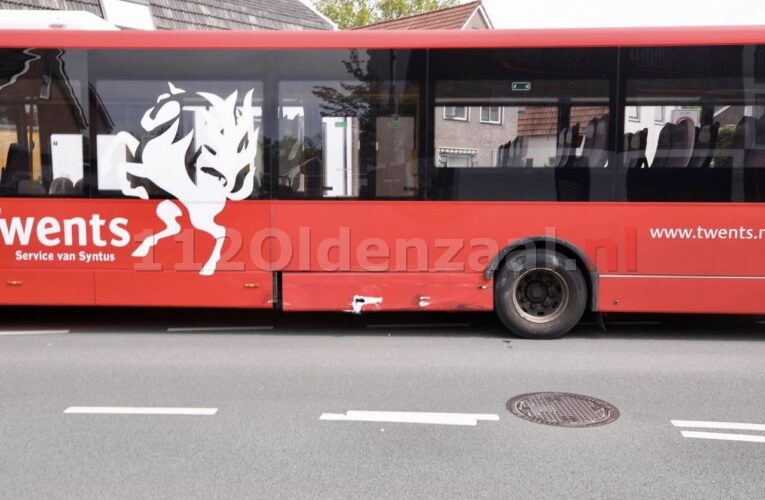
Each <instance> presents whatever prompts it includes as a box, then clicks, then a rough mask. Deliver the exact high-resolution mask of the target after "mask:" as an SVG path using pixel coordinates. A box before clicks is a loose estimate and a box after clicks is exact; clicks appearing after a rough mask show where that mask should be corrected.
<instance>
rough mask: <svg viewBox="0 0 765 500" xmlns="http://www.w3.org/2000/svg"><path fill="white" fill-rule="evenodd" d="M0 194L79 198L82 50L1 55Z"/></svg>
mask: <svg viewBox="0 0 765 500" xmlns="http://www.w3.org/2000/svg"><path fill="white" fill-rule="evenodd" d="M0 60H2V64H0V168H1V169H2V175H1V176H0V195H2V196H83V195H85V196H86V195H87V192H86V191H85V189H84V185H83V177H84V170H85V162H84V161H83V160H84V158H85V156H84V151H85V150H86V148H87V137H88V125H89V124H88V116H87V109H88V98H87V74H86V71H87V65H86V60H85V53H84V52H83V51H76V50H75V51H69V50H67V51H65V50H50V49H48V50H38V49H28V50H0Z"/></svg>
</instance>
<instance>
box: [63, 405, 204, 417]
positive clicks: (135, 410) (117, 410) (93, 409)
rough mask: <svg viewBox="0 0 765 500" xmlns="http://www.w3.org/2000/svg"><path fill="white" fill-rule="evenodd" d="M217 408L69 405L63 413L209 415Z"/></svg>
mask: <svg viewBox="0 0 765 500" xmlns="http://www.w3.org/2000/svg"><path fill="white" fill-rule="evenodd" d="M217 412H218V409H217V408H158V407H143V408H141V407H132V406H70V407H69V408H67V409H66V410H64V413H79V414H89V415H202V416H211V415H215V414H216V413H217Z"/></svg>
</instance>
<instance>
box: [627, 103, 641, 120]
mask: <svg viewBox="0 0 765 500" xmlns="http://www.w3.org/2000/svg"><path fill="white" fill-rule="evenodd" d="M627 119H628V120H629V121H631V122H639V121H640V108H639V107H638V106H627Z"/></svg>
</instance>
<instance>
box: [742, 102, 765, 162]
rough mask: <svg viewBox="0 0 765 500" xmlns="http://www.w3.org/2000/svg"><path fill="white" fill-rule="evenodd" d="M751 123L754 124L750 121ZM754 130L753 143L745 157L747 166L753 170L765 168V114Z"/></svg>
mask: <svg viewBox="0 0 765 500" xmlns="http://www.w3.org/2000/svg"><path fill="white" fill-rule="evenodd" d="M749 123H752V121H750V122H749ZM750 127H751V128H752V136H753V138H752V141H751V142H750V144H749V147H748V148H747V151H746V155H745V160H744V161H745V166H747V167H751V168H763V167H765V114H763V115H762V116H761V117H760V118H758V119H757V120H756V121H755V122H754V124H753V125H750Z"/></svg>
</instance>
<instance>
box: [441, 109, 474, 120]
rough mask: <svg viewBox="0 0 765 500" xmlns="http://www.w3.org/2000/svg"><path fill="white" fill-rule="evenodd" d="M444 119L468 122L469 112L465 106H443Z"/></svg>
mask: <svg viewBox="0 0 765 500" xmlns="http://www.w3.org/2000/svg"><path fill="white" fill-rule="evenodd" d="M444 118H445V119H446V120H462V121H469V120H470V112H469V111H468V107H467V106H445V107H444Z"/></svg>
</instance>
